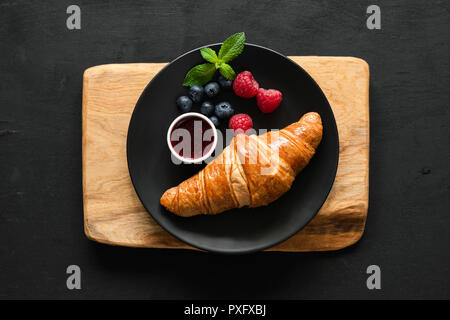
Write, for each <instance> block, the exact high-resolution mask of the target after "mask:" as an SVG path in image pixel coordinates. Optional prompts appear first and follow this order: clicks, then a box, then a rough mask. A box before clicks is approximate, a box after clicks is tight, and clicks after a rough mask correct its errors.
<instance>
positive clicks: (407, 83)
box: [0, 0, 450, 299]
mask: <svg viewBox="0 0 450 320" xmlns="http://www.w3.org/2000/svg"><path fill="white" fill-rule="evenodd" d="M71 4H77V5H79V6H80V8H81V15H82V21H81V30H68V29H67V28H66V19H67V17H68V15H67V14H66V8H67V7H68V6H69V5H71ZM370 4H372V3H369V2H364V1H358V0H352V1H345V2H344V1H339V2H337V1H238V0H233V1H191V2H185V1H170V2H169V1H165V0H159V1H133V2H125V1H78V2H76V3H72V2H69V1H56V0H52V1H42V2H41V1H40V2H38V1H33V2H31V1H16V0H12V1H1V2H0V21H1V24H0V242H1V245H0V297H1V298H66V299H69V298H72V299H78V298H153V299H155V298H157V299H164V298H192V299H195V298H255V299H260V298H268V299H271V298H279V299H284V298H287V299H300V298H369V299H372V298H374V299H379V298H450V277H449V276H448V275H449V272H450V250H449V244H450V232H449V231H448V226H449V222H450V215H449V207H450V201H449V198H450V197H449V195H450V194H449V193H450V174H449V172H450V171H449V162H450V161H449V160H450V153H449V143H450V138H449V133H450V130H449V128H450V126H449V122H448V121H449V118H450V117H449V116H450V115H449V106H448V103H449V100H450V99H449V98H450V93H449V85H450V71H449V70H450V65H449V52H450V47H449V42H448V41H449V39H450V37H449V35H450V32H449V30H450V28H449V27H450V14H449V10H450V5H449V2H448V1H438V0H434V1H418V0H414V1H406V0H402V1H395V2H392V1H378V2H377V3H376V4H377V5H379V6H380V8H381V19H382V21H381V27H382V28H381V30H368V29H367V28H366V18H367V14H366V8H367V6H368V5H370ZM238 31H245V32H246V34H247V39H248V41H249V42H251V43H256V44H260V45H263V46H267V47H270V48H273V49H275V50H277V51H280V52H282V53H284V54H286V55H330V56H334V55H337V56H356V57H361V58H363V59H365V60H366V61H367V62H368V63H369V65H370V68H371V91H370V94H371V98H370V102H371V106H370V107H371V109H370V110H371V111H370V116H371V152H370V156H371V160H370V202H369V214H368V221H367V227H366V231H365V234H364V236H363V238H362V239H361V241H360V242H359V243H358V244H356V245H355V246H353V247H351V248H348V249H344V250H342V251H338V252H329V253H306V254H299V253H258V254H251V255H246V256H222V255H217V254H206V253H201V252H191V251H185V250H158V249H148V250H147V249H127V248H116V247H108V246H104V245H99V244H96V243H93V242H90V241H89V240H87V239H86V238H85V236H84V234H83V221H82V213H83V207H82V186H81V89H82V74H83V71H84V70H85V69H86V68H88V67H90V66H93V65H98V64H106V63H117V62H119V63H120V62H165V61H169V60H171V59H173V58H175V57H177V56H178V55H180V54H182V53H183V52H186V51H188V50H190V49H192V48H196V47H199V46H201V45H203V44H206V43H214V42H219V41H222V40H223V39H225V38H226V37H227V36H228V35H230V34H232V33H234V32H238ZM71 264H76V265H79V266H80V267H81V270H82V289H81V290H73V291H70V290H68V289H67V288H66V277H67V275H66V273H65V271H66V268H67V266H68V265H71ZM371 264H376V265H379V266H380V267H381V271H382V289H381V290H372V291H371V290H368V289H367V287H366V278H367V275H366V272H365V271H366V268H367V266H369V265H371Z"/></svg>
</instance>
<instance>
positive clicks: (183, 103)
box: [177, 96, 192, 112]
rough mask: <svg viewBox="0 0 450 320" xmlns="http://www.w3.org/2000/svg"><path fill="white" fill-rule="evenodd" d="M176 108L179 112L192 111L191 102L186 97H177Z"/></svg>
mask: <svg viewBox="0 0 450 320" xmlns="http://www.w3.org/2000/svg"><path fill="white" fill-rule="evenodd" d="M177 107H178V109H180V111H181V112H189V111H191V109H192V100H191V99H189V97H186V96H181V97H178V99H177Z"/></svg>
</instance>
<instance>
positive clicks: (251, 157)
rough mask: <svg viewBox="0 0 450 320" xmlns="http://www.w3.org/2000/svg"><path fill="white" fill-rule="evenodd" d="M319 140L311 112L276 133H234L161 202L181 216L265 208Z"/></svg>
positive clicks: (283, 189)
mask: <svg viewBox="0 0 450 320" xmlns="http://www.w3.org/2000/svg"><path fill="white" fill-rule="evenodd" d="M321 140H322V120H321V118H320V116H319V114H317V113H315V112H310V113H307V114H305V115H303V117H301V119H300V120H299V121H298V122H295V123H293V124H291V125H289V126H287V127H286V128H284V129H282V130H280V131H269V132H267V133H265V134H262V135H259V136H257V135H249V136H248V135H245V134H238V135H236V136H235V137H234V138H233V139H232V140H231V142H230V144H229V145H228V146H227V147H226V148H225V149H224V150H223V152H222V153H221V154H220V155H219V156H218V157H217V158H216V159H214V160H213V161H212V162H211V163H209V164H208V165H207V166H206V167H205V168H204V169H203V170H201V171H200V172H199V173H197V174H196V175H194V176H193V177H191V178H189V179H187V180H185V181H183V182H182V183H180V184H179V185H178V186H176V187H173V188H171V189H169V190H167V191H166V192H165V193H164V194H163V196H162V197H161V200H160V203H161V205H163V206H164V207H165V208H166V209H167V210H169V211H171V212H173V213H175V214H177V215H179V216H183V217H190V216H194V215H198V214H217V213H221V212H224V211H227V210H230V209H233V208H241V207H243V206H249V207H259V206H264V205H268V204H269V203H271V202H273V201H275V200H277V199H278V198H279V197H281V196H282V195H283V194H284V193H285V192H287V191H288V190H289V189H290V188H291V185H292V182H293V181H294V179H295V176H296V175H297V174H298V173H299V172H300V171H301V170H302V169H303V168H304V167H305V166H306V165H307V164H308V163H309V161H310V160H311V158H312V157H313V155H314V153H315V150H316V148H317V147H318V146H319V143H320V141H321Z"/></svg>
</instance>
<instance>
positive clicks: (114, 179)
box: [82, 57, 369, 251]
mask: <svg viewBox="0 0 450 320" xmlns="http://www.w3.org/2000/svg"><path fill="white" fill-rule="evenodd" d="M290 58H291V59H293V60H294V61H295V62H297V63H298V64H300V65H301V66H302V67H303V68H304V69H305V70H306V71H307V72H309V73H310V75H311V76H312V77H313V78H314V79H315V80H316V81H317V83H318V84H319V85H320V87H321V88H322V90H323V91H324V93H325V95H326V97H327V99H328V101H329V103H330V105H331V107H332V109H333V112H334V115H335V118H336V122H337V126H338V131H339V141H340V157H339V165H338V170H337V175H336V180H335V182H334V185H333V188H332V189H331V192H330V194H329V196H328V198H327V200H326V202H325V203H324V205H323V206H322V208H321V209H320V211H319V213H318V214H317V216H316V217H315V218H314V219H313V220H312V221H311V222H310V223H309V224H308V225H307V226H306V227H305V228H304V229H303V230H302V231H300V232H299V233H297V234H296V235H294V236H293V237H291V238H290V239H288V240H286V241H285V242H283V243H281V244H279V245H277V246H275V247H273V248H271V249H268V250H275V251H326V250H337V249H341V248H344V247H347V246H349V245H352V244H354V243H355V242H357V241H358V240H359V239H360V238H361V236H362V234H363V232H364V227H365V222H366V216H367V208H368V192H369V67H368V65H367V63H366V62H365V61H364V60H361V59H358V58H352V57H290ZM164 65H165V63H140V64H112V65H101V66H96V67H92V68H89V69H87V70H86V71H85V73H84V78H83V138H82V139H83V141H82V145H83V199H84V228H85V233H86V235H87V237H88V238H89V239H91V240H94V241H98V242H101V243H105V244H111V245H120V246H129V247H149V248H187V249H193V248H192V247H191V246H188V245H186V244H184V243H182V242H180V241H179V240H177V239H175V238H174V237H172V236H171V235H169V234H168V233H167V232H166V231H164V230H163V229H162V228H161V227H160V226H159V225H158V224H157V223H156V222H155V221H154V220H153V219H152V218H151V216H150V215H149V214H148V212H147V211H146V210H145V209H144V207H143V206H142V204H141V202H140V201H139V199H138V197H137V195H136V193H135V191H134V188H133V186H132V183H131V180H130V176H129V173H128V167H127V159H126V136H127V130H128V124H129V120H130V117H131V113H132V111H133V109H134V106H135V104H136V102H137V99H138V98H139V96H140V94H141V92H142V90H143V89H144V87H145V86H146V85H147V83H148V82H149V81H150V80H151V79H152V77H153V76H155V74H156V73H158V72H159V70H161V68H162V67H164Z"/></svg>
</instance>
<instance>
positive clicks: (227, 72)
mask: <svg viewBox="0 0 450 320" xmlns="http://www.w3.org/2000/svg"><path fill="white" fill-rule="evenodd" d="M219 71H220V74H221V75H223V76H224V77H225V78H227V79H228V80H234V78H236V73H235V72H234V70H233V68H232V67H231V66H230V65H229V64H226V63H222V64H221V65H220V67H219Z"/></svg>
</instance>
